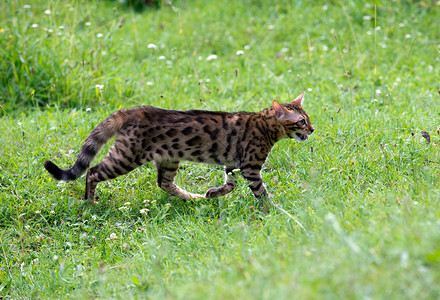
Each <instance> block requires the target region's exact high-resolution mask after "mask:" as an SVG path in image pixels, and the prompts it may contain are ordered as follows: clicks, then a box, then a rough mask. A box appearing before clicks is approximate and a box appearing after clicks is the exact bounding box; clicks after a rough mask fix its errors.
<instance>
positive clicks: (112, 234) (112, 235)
mask: <svg viewBox="0 0 440 300" xmlns="http://www.w3.org/2000/svg"><path fill="white" fill-rule="evenodd" d="M110 238H111V239H112V240H116V239H117V238H118V236H117V235H116V233H114V232H112V233H111V234H110Z"/></svg>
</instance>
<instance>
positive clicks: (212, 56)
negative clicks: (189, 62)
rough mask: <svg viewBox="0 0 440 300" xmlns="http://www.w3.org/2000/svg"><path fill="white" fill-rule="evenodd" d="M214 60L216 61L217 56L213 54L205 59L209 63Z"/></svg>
mask: <svg viewBox="0 0 440 300" xmlns="http://www.w3.org/2000/svg"><path fill="white" fill-rule="evenodd" d="M214 59H217V55H215V54H211V55H208V57H206V60H207V61H211V60H214Z"/></svg>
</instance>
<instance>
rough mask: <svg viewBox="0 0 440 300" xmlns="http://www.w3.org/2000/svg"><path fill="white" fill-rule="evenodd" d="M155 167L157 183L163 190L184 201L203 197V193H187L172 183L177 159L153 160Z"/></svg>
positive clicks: (176, 168) (177, 164) (177, 165)
mask: <svg viewBox="0 0 440 300" xmlns="http://www.w3.org/2000/svg"><path fill="white" fill-rule="evenodd" d="M155 163H156V168H157V185H158V186H159V187H160V188H161V189H162V190H164V191H165V192H167V193H169V194H171V195H173V196H176V197H179V198H180V199H183V200H185V201H192V200H195V199H201V198H204V197H203V195H199V194H193V193H189V192H187V191H185V190H183V189H181V188H180V187H178V186H177V185H176V184H175V183H174V177H176V174H177V170H178V169H179V162H178V161H168V160H163V161H155Z"/></svg>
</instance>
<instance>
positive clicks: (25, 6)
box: [23, 4, 31, 8]
mask: <svg viewBox="0 0 440 300" xmlns="http://www.w3.org/2000/svg"><path fill="white" fill-rule="evenodd" d="M23 7H24V8H31V6H30V5H29V4H25V5H23Z"/></svg>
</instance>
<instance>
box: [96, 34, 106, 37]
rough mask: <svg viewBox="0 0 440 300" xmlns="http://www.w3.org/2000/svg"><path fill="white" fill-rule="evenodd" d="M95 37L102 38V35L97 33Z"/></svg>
mask: <svg viewBox="0 0 440 300" xmlns="http://www.w3.org/2000/svg"><path fill="white" fill-rule="evenodd" d="M96 36H97V37H99V38H102V37H103V36H104V35H103V34H102V33H98V34H97V35H96Z"/></svg>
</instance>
